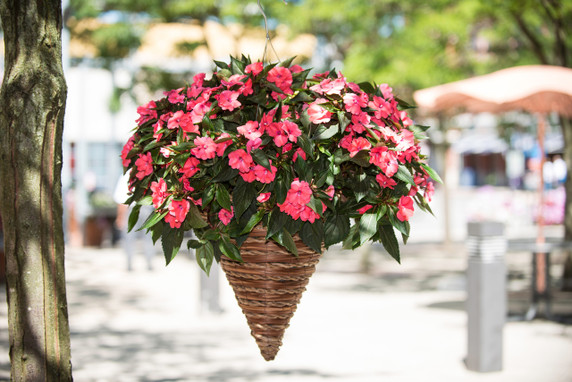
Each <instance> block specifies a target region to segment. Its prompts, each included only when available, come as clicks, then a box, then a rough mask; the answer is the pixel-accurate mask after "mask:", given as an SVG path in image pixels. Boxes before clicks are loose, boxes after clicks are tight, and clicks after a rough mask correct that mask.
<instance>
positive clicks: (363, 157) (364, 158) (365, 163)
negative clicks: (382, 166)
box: [349, 150, 371, 167]
mask: <svg viewBox="0 0 572 382" xmlns="http://www.w3.org/2000/svg"><path fill="white" fill-rule="evenodd" d="M349 159H350V161H352V162H354V163H356V164H357V165H358V166H361V167H369V166H371V163H369V153H368V151H367V150H361V151H358V153H357V154H356V155H354V156H353V158H352V157H350V158H349Z"/></svg>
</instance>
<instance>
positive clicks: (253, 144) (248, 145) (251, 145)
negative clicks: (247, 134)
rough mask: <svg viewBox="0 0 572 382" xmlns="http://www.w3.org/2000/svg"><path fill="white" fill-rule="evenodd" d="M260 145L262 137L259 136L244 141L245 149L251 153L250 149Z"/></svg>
mask: <svg viewBox="0 0 572 382" xmlns="http://www.w3.org/2000/svg"><path fill="white" fill-rule="evenodd" d="M260 145H262V139H260V138H256V139H253V140H251V141H248V142H246V151H248V152H249V153H251V152H252V150H256V149H257V148H259V147H260Z"/></svg>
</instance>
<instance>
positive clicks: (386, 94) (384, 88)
mask: <svg viewBox="0 0 572 382" xmlns="http://www.w3.org/2000/svg"><path fill="white" fill-rule="evenodd" d="M379 90H380V91H381V94H382V95H383V98H385V99H389V100H392V99H393V89H392V88H390V87H389V85H388V84H381V85H379Z"/></svg>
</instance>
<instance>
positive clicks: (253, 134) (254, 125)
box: [236, 121, 262, 140]
mask: <svg viewBox="0 0 572 382" xmlns="http://www.w3.org/2000/svg"><path fill="white" fill-rule="evenodd" d="M236 130H237V131H238V133H239V134H240V135H243V136H244V137H246V139H248V140H253V139H256V138H260V137H261V136H262V132H261V131H260V130H258V122H257V121H248V122H246V124H244V125H242V126H238V127H237V129H236Z"/></svg>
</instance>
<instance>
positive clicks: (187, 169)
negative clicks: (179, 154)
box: [179, 157, 201, 178]
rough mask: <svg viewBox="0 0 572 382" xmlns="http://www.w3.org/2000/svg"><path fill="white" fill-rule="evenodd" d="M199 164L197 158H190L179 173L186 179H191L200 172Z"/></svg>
mask: <svg viewBox="0 0 572 382" xmlns="http://www.w3.org/2000/svg"><path fill="white" fill-rule="evenodd" d="M199 163H201V162H200V161H199V160H198V159H197V158H194V157H189V159H187V161H186V162H185V165H184V166H183V168H181V169H180V170H179V172H181V173H183V176H184V177H186V178H190V177H192V176H193V175H195V174H196V173H197V172H198V171H199Z"/></svg>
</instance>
